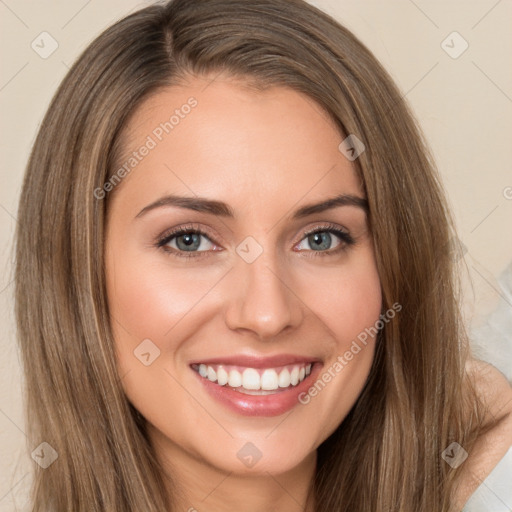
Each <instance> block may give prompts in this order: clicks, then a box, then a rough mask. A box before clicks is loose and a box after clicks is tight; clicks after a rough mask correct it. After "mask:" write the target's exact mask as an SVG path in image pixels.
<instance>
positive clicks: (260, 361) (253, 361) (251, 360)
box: [190, 354, 320, 368]
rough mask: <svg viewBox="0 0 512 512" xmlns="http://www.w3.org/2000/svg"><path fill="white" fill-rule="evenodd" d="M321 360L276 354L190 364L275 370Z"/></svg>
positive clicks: (199, 361) (231, 357) (217, 359)
mask: <svg viewBox="0 0 512 512" xmlns="http://www.w3.org/2000/svg"><path fill="white" fill-rule="evenodd" d="M319 361H320V359H319V358H317V357H312V356H300V355H295V354H276V355H274V356H265V357H262V356H250V355H234V356H233V355H232V356H226V357H214V358H210V359H198V360H197V361H192V362H191V363H190V364H191V365H192V364H206V365H209V364H226V365H232V366H245V367H246V368H275V367H278V366H285V365H289V364H297V363H316V362H319Z"/></svg>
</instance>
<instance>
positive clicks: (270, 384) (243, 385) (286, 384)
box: [191, 362, 314, 395]
mask: <svg viewBox="0 0 512 512" xmlns="http://www.w3.org/2000/svg"><path fill="white" fill-rule="evenodd" d="M313 364H314V363H313V362H311V363H295V364H290V365H285V366H279V367H275V368H248V367H241V366H234V365H227V364H226V365H225V364H192V365H191V368H192V369H193V370H194V371H196V372H197V373H199V375H200V376H201V377H203V378H204V379H207V380H209V381H210V382H213V383H214V384H217V385H218V386H221V387H228V388H231V389H233V390H235V391H238V392H239V393H243V394H245V395H271V394H275V393H280V392H282V391H287V390H289V389H291V388H293V387H295V386H297V385H298V384H300V383H301V382H302V381H303V380H305V379H306V378H307V377H308V375H310V373H311V368H312V366H313Z"/></svg>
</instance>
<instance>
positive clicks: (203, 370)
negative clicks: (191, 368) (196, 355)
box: [199, 364, 208, 377]
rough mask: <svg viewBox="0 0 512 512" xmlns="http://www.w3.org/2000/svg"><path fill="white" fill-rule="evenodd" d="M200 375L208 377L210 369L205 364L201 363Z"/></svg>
mask: <svg viewBox="0 0 512 512" xmlns="http://www.w3.org/2000/svg"><path fill="white" fill-rule="evenodd" d="M199 375H201V377H206V376H207V375H208V370H207V369H206V365H205V364H200V365H199Z"/></svg>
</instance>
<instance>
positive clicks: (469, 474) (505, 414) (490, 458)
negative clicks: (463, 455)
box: [457, 359, 512, 508]
mask: <svg viewBox="0 0 512 512" xmlns="http://www.w3.org/2000/svg"><path fill="white" fill-rule="evenodd" d="M466 373H467V375H468V377H469V378H470V380H471V381H472V382H473V385H474V387H475V390H476V392H477V394H478V395H479V396H480V397H481V398H482V401H483V402H484V404H485V406H486V409H487V411H486V418H485V419H486V423H487V422H489V423H491V422H493V423H494V426H493V427H492V428H490V429H486V430H484V433H483V434H482V435H481V436H480V438H479V439H478V440H477V442H476V444H475V446H474V447H473V448H472V450H471V453H469V454H468V458H467V460H466V462H465V463H464V468H463V469H462V471H461V474H460V480H459V487H458V489H457V502H458V503H459V504H460V505H461V506H460V508H462V505H464V503H466V501H467V500H468V499H469V497H470V496H471V495H472V494H473V493H474V492H475V491H476V489H477V488H478V487H479V486H480V484H481V483H482V482H483V481H484V480H485V479H486V478H487V476H489V474H490V473H491V472H492V470H493V469H494V468H495V467H496V465H497V464H498V463H499V462H500V460H501V459H502V458H503V457H504V456H505V454H506V453H507V451H508V450H509V448H510V447H511V446H512V386H511V385H510V383H509V382H508V380H507V379H506V378H505V376H504V375H503V374H502V373H501V372H500V371H499V370H497V369H496V368H495V367H494V366H492V365H491V364H488V363H485V362H483V361H479V360H476V359H473V360H470V361H468V362H467V363H466Z"/></svg>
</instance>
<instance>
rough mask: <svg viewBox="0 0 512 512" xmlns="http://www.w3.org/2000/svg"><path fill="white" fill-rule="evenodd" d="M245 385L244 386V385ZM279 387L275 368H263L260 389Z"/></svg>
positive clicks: (268, 389)
mask: <svg viewBox="0 0 512 512" xmlns="http://www.w3.org/2000/svg"><path fill="white" fill-rule="evenodd" d="M244 387H245V386H244ZM278 387H279V379H278V377H277V372H276V371H275V370H265V371H264V372H263V375H262V376H261V389H264V390H267V391H270V390H272V389H277V388H278Z"/></svg>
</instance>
